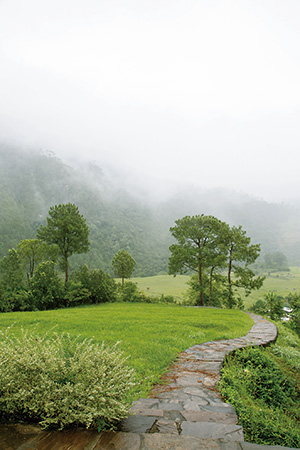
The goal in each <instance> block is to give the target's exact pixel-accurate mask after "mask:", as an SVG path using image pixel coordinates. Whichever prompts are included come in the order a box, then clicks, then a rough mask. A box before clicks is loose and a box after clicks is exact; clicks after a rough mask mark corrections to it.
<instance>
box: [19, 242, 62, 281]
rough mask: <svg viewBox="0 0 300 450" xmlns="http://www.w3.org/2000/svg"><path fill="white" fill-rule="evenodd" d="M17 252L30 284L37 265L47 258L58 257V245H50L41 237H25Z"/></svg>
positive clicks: (54, 258) (53, 259)
mask: <svg viewBox="0 0 300 450" xmlns="http://www.w3.org/2000/svg"><path fill="white" fill-rule="evenodd" d="M17 252H18V255H19V258H20V261H21V262H22V264H23V266H24V269H25V271H26V276H27V281H28V285H29V286H30V280H31V278H32V277H33V274H34V269H35V267H36V266H37V265H38V264H39V263H41V262H42V261H44V260H46V259H50V260H51V261H55V260H56V259H57V247H56V246H53V245H51V246H49V245H48V244H46V243H45V242H43V241H41V240H40V239H23V240H22V241H20V242H19V244H18V245H17Z"/></svg>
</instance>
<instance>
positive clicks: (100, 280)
mask: <svg viewBox="0 0 300 450" xmlns="http://www.w3.org/2000/svg"><path fill="white" fill-rule="evenodd" d="M70 279H72V280H73V281H75V282H76V283H78V282H80V283H81V285H82V287H83V288H84V289H86V290H87V291H88V292H89V296H88V298H86V299H85V301H84V303H105V302H114V301H116V296H117V284H116V282H115V280H114V279H113V278H111V277H110V276H109V275H108V274H107V273H105V272H104V271H103V270H102V269H94V270H90V269H89V268H88V266H87V265H84V266H80V267H78V268H77V269H75V270H74V272H72V274H71V276H70Z"/></svg>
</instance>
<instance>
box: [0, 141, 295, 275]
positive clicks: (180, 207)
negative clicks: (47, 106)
mask: <svg viewBox="0 0 300 450" xmlns="http://www.w3.org/2000/svg"><path fill="white" fill-rule="evenodd" d="M116 186H120V183H118V182H114V180H111V178H110V177H108V176H107V174H106V173H105V172H104V171H103V170H102V169H101V168H100V167H99V166H97V165H96V164H94V163H86V166H84V167H82V168H81V170H78V169H74V168H72V167H70V166H68V165H66V164H64V163H63V162H62V161H61V160H59V159H58V158H57V157H56V156H55V155H54V154H53V153H51V152H34V151H25V150H20V149H17V148H14V147H9V146H7V145H4V144H2V145H0V211H1V215H0V258H2V257H3V256H5V255H6V254H7V252H8V250H9V249H10V248H12V247H16V246H17V244H18V243H19V242H20V241H21V240H22V239H31V238H34V237H35V234H36V230H37V228H38V227H39V225H41V224H44V223H45V221H46V216H47V213H48V210H49V207H50V206H51V205H54V204H59V203H68V202H71V203H75V204H76V205H78V207H79V209H80V212H81V213H82V214H83V215H84V216H85V217H86V219H87V223H88V226H89V228H90V241H91V246H90V248H91V250H90V252H89V253H88V254H86V255H84V256H83V255H74V256H73V257H72V258H71V261H70V262H71V269H75V268H76V267H79V266H80V265H82V264H87V265H88V266H89V267H90V268H91V269H102V270H104V271H105V272H108V273H110V274H112V268H111V261H112V258H113V257H114V255H115V254H116V253H117V252H118V251H119V250H120V249H125V250H127V251H128V252H129V253H130V254H131V255H132V256H133V258H134V259H135V261H136V268H135V273H134V274H135V276H151V275H157V274H160V273H167V270H168V257H169V246H170V245H171V244H172V238H171V235H170V232H169V228H170V227H171V226H173V225H174V221H175V220H176V219H178V218H180V217H183V216H184V215H193V214H213V215H215V216H217V217H219V218H220V219H221V220H224V221H226V222H228V223H229V224H231V225H237V226H238V225H242V227H243V228H245V229H246V230H247V234H248V235H249V236H251V238H252V242H257V243H258V242H259V243H260V244H261V249H262V251H261V255H262V258H263V257H264V255H266V254H269V253H274V252H281V253H283V254H284V255H285V256H286V257H287V261H288V264H290V265H300V212H299V209H297V208H293V207H291V206H288V205H284V204H270V203H267V202H265V201H263V200H260V199H256V198H252V197H249V196H246V195H240V194H237V193H234V192H229V191H225V190H224V191H223V190H211V191H204V190H201V189H198V188H197V189H196V188H190V189H186V190H185V191H181V192H180V193H177V194H176V195H175V194H174V195H173V196H171V197H170V198H169V200H168V201H163V202H159V201H151V202H150V201H149V197H148V196H146V195H145V197H144V198H141V196H138V195H136V196H135V195H134V194H132V193H128V191H127V190H126V186H124V187H123V188H122V189H121V188H120V187H116Z"/></svg>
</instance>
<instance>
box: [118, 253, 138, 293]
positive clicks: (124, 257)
mask: <svg viewBox="0 0 300 450" xmlns="http://www.w3.org/2000/svg"><path fill="white" fill-rule="evenodd" d="M135 265H136V262H135V260H134V259H133V257H132V256H131V255H130V254H129V253H128V252H127V251H126V250H119V251H118V253H116V254H115V256H114V258H113V260H112V266H113V270H114V273H115V275H116V276H117V277H119V278H122V286H124V279H125V278H130V277H131V275H132V272H133V271H134V268H135Z"/></svg>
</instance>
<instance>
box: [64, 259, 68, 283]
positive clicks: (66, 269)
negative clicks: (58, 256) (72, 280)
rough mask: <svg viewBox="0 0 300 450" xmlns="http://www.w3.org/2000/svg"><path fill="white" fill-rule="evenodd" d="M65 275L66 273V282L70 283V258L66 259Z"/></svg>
mask: <svg viewBox="0 0 300 450" xmlns="http://www.w3.org/2000/svg"><path fill="white" fill-rule="evenodd" d="M65 271H66V272H65V273H66V279H65V282H66V283H67V282H68V281H69V261H68V258H66V265H65Z"/></svg>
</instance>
